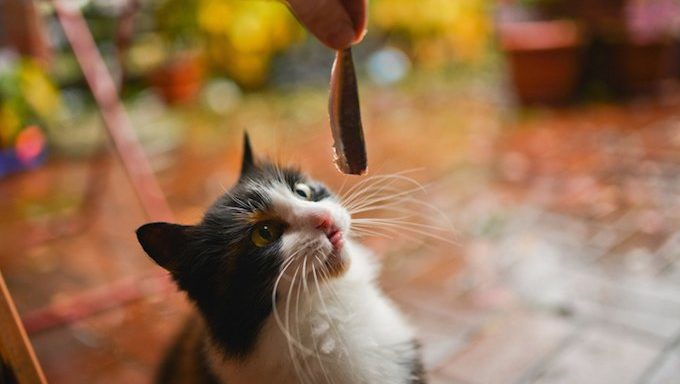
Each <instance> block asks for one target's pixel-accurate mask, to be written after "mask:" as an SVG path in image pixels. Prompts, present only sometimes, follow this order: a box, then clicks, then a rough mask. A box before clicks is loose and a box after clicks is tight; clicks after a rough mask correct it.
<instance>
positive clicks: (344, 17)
mask: <svg viewBox="0 0 680 384" xmlns="http://www.w3.org/2000/svg"><path fill="white" fill-rule="evenodd" d="M288 5H289V6H290V8H291V10H292V11H293V14H294V15H295V16H296V17H297V18H298V20H299V21H300V22H301V23H302V24H304V26H305V27H307V29H308V30H309V31H310V32H311V33H312V34H313V35H314V36H316V37H317V38H318V39H319V40H320V41H321V42H322V43H324V44H325V45H327V46H329V47H330V48H333V49H343V48H346V47H348V46H349V45H350V44H352V42H353V41H354V39H355V38H356V33H355V29H354V24H353V23H352V20H351V19H350V17H349V15H348V14H347V11H346V10H345V8H344V7H343V5H342V3H340V2H339V1H337V0H312V1H310V0H288Z"/></svg>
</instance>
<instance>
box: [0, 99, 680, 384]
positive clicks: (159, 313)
mask: <svg viewBox="0 0 680 384" xmlns="http://www.w3.org/2000/svg"><path fill="white" fill-rule="evenodd" d="M466 92H468V93H466ZM466 92H463V91H453V90H449V89H447V88H446V87H445V86H440V87H438V88H435V89H434V90H433V89H430V88H428V90H427V91H426V92H425V91H423V90H418V89H416V90H408V91H406V90H403V91H387V90H372V91H369V92H368V96H367V97H366V98H365V100H368V104H367V105H366V107H365V115H366V117H365V125H366V126H367V127H368V131H367V140H368V143H369V157H370V163H371V171H372V173H374V174H377V173H390V172H398V171H402V170H408V169H420V170H416V171H413V172H412V173H409V175H411V176H412V177H414V178H415V179H417V180H419V181H420V182H422V183H423V184H425V185H426V190H425V192H421V193H420V195H419V196H420V198H421V199H423V200H426V201H427V202H428V203H430V204H432V205H434V206H436V207H437V208H438V210H439V212H434V211H433V212H432V214H428V215H426V217H425V218H423V220H425V221H426V224H430V225H436V226H442V225H443V224H442V221H441V220H440V214H439V213H442V214H443V216H445V218H446V219H447V220H449V221H450V222H451V223H452V224H453V227H454V228H455V230H456V234H455V236H454V235H451V234H448V233H447V234H445V237H447V238H449V239H452V240H454V241H455V242H456V244H457V245H451V244H450V243H449V242H444V241H432V240H428V241H422V240H423V237H422V236H415V237H416V239H410V238H406V239H401V240H398V241H394V240H387V239H381V238H374V239H368V240H367V242H368V244H369V245H370V246H371V247H372V248H373V249H375V250H376V252H378V253H379V254H380V255H381V257H382V259H383V262H384V270H383V274H382V283H383V285H384V287H385V289H386V291H387V292H388V293H389V294H390V296H392V297H393V298H394V299H395V300H396V301H397V302H398V303H399V304H400V306H401V307H402V308H403V309H404V311H405V312H406V313H408V314H409V316H410V317H411V318H412V320H413V321H414V323H415V324H416V325H417V326H418V328H419V331H420V334H421V337H422V340H423V342H424V354H425V359H426V363H427V367H428V369H429V372H430V374H431V378H432V382H433V383H466V384H493V383H584V384H587V383H598V384H602V383H617V384H624V383H650V384H674V383H678V380H679V379H678V378H679V377H680V261H678V260H679V259H680V113H678V112H677V111H679V110H680V109H679V108H680V102H678V101H677V98H667V99H666V100H664V102H663V103H661V102H654V101H636V102H631V103H629V104H627V105H623V106H592V107H581V108H576V109H573V110H563V111H557V112H556V111H533V113H530V114H527V115H526V116H519V117H517V116H515V117H513V116H509V114H508V112H507V111H505V109H504V108H502V107H501V106H499V105H498V104H497V103H496V102H495V101H494V100H495V99H494V97H493V95H492V94H491V95H490V94H489V93H485V91H484V90H481V91H480V90H476V91H475V90H472V91H466ZM324 97H325V96H324V95H323V94H322V93H319V94H314V95H311V96H309V97H306V96H305V95H292V96H291V99H292V101H291V103H298V102H300V100H304V102H305V103H306V104H305V105H306V107H309V111H306V112H305V113H293V112H290V109H286V108H287V106H289V105H290V104H283V105H280V104H276V103H273V104H272V106H271V107H270V106H269V105H267V102H268V99H267V98H266V97H263V98H262V99H258V97H256V96H252V97H249V98H247V99H246V100H245V101H244V105H243V107H242V108H241V109H240V110H239V112H238V113H237V114H235V115H234V116H230V117H226V118H225V119H224V121H222V122H221V123H217V124H213V123H214V121H212V122H210V124H207V123H206V122H205V121H203V120H200V119H192V118H189V117H187V116H184V117H183V119H184V120H183V122H184V124H185V125H186V126H187V127H188V132H190V133H191V134H190V135H187V138H188V140H187V142H186V144H184V145H183V146H182V147H180V148H178V149H175V150H173V151H170V152H166V153H162V154H157V155H156V156H154V161H155V163H156V164H157V165H158V167H159V171H158V174H159V177H160V180H161V183H162V185H163V188H164V190H165V191H167V195H168V199H169V201H170V204H171V205H172V207H173V209H174V210H175V212H176V214H177V216H178V220H179V221H182V222H192V221H196V220H197V219H198V218H199V217H200V214H201V211H202V209H203V208H204V207H205V206H206V205H207V204H208V203H209V201H210V200H211V199H213V198H214V197H215V196H217V195H218V194H219V193H220V191H221V190H222V187H223V186H228V185H229V184H230V183H231V182H233V180H234V179H235V172H236V171H237V169H238V156H239V152H240V151H239V148H238V145H237V144H238V143H239V142H240V134H241V132H242V130H243V129H244V128H248V129H249V131H250V132H251V135H252V138H253V141H254V144H255V147H256V150H259V151H261V152H265V153H269V154H271V155H273V156H274V157H279V158H283V159H289V160H292V161H295V162H298V163H301V164H302V166H303V168H304V169H307V170H308V171H309V172H310V173H312V174H313V175H315V176H317V177H318V178H320V179H322V180H324V181H326V182H327V183H328V184H329V185H331V186H333V187H335V188H338V187H339V186H340V185H341V184H342V183H343V177H340V176H339V175H338V174H337V173H336V172H335V171H334V170H333V168H332V165H331V164H330V137H329V133H328V132H326V129H325V128H323V129H319V127H325V116H324V112H323V105H324V103H325V101H324ZM263 105H264V106H263ZM504 111H505V112H504ZM211 124H212V125H211ZM204 125H206V126H211V128H205V126H204ZM213 125H214V126H213ZM351 182H353V181H350V183H351ZM88 191H90V193H91V196H93V198H91V199H90V198H87V197H86V196H87V193H88ZM0 196H1V197H2V198H1V199H0V212H2V215H0V225H1V229H2V230H1V231H0V236H2V238H1V239H0V243H2V247H1V249H0V267H1V268H2V271H3V273H4V275H5V277H6V279H7V281H8V284H9V286H10V289H11V291H12V293H13V294H14V296H15V299H16V301H17V304H18V307H19V309H20V312H21V313H22V314H24V315H26V316H28V315H29V314H30V313H32V311H34V310H36V309H38V308H41V307H43V306H45V305H48V304H51V305H55V306H57V307H58V305H59V304H60V303H63V302H68V300H69V298H70V297H71V296H72V295H74V294H77V293H79V292H83V291H85V290H91V289H96V288H101V287H103V286H105V285H106V284H107V283H111V282H116V281H120V280H121V279H128V281H135V280H138V281H139V282H140V285H141V288H140V290H141V292H142V298H141V299H139V300H136V301H133V302H131V303H129V304H127V305H125V306H122V307H118V308H114V309H108V310H105V311H102V312H99V313H97V314H95V315H93V316H91V317H88V318H85V319H81V320H78V321H75V322H72V323H70V324H69V325H67V326H60V327H56V328H50V329H43V330H39V329H36V330H34V332H33V333H32V335H31V339H32V341H33V343H34V345H35V348H36V351H37V354H38V356H39V358H40V360H41V362H42V364H43V367H44V369H45V371H46V373H47V376H48V378H49V379H50V381H51V382H53V383H123V382H124V383H136V382H148V381H149V379H150V377H151V375H152V373H153V370H154V367H155V365H156V362H157V361H158V359H159V357H160V356H161V354H162V353H163V350H164V348H165V346H166V345H167V343H168V341H169V339H170V338H171V335H172V333H173V332H174V330H175V328H176V326H177V325H178V323H179V321H180V320H181V318H182V315H183V314H184V313H185V312H186V311H187V310H188V304H187V303H186V301H185V299H184V297H183V296H182V295H181V294H179V293H176V292H174V290H172V289H170V290H168V289H165V288H164V287H165V286H164V285H163V283H162V281H161V282H160V283H159V281H158V279H153V278H148V277H149V276H150V274H152V275H153V273H154V271H157V268H156V267H155V266H154V265H153V264H152V263H151V262H149V261H148V260H147V258H146V257H145V256H144V255H143V254H142V252H141V250H140V249H139V247H138V246H137V244H136V241H135V239H134V236H133V231H134V229H135V228H136V227H137V226H138V225H140V224H142V223H143V222H144V221H145V218H144V215H143V213H142V211H141V209H140V207H139V205H138V204H137V202H136V200H135V196H134V193H133V191H132V190H131V188H130V186H129V184H128V182H127V180H126V178H125V176H124V173H123V171H122V169H121V168H120V166H119V165H118V164H117V162H116V161H115V160H114V158H113V157H112V156H102V157H101V158H97V159H95V160H90V161H84V160H80V161H74V160H71V161H66V160H54V161H51V162H50V163H48V164H47V165H46V166H45V167H43V168H41V169H39V170H36V171H35V172H32V173H27V174H23V175H18V176H14V177H11V178H9V179H6V180H3V181H2V182H0ZM79 207H80V208H81V209H79ZM46 212H48V213H46ZM74 215H75V216H74ZM55 216H56V217H57V218H59V217H61V218H62V219H60V220H56V221H55ZM59 234H62V235H61V236H57V237H56V238H54V239H51V240H46V239H47V238H49V237H54V236H56V235H59Z"/></svg>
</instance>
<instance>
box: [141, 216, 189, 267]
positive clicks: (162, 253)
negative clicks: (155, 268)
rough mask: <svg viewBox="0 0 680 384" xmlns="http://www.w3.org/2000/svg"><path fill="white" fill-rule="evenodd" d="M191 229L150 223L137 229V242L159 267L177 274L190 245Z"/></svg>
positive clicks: (184, 226) (177, 225)
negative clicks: (181, 260) (181, 259)
mask: <svg viewBox="0 0 680 384" xmlns="http://www.w3.org/2000/svg"><path fill="white" fill-rule="evenodd" d="M190 228H191V227H190V226H186V225H179V224H169V223H148V224H144V225H142V226H141V227H139V228H138V229H137V240H139V243H140V244H141V245H142V248H144V251H145V252H146V253H147V254H148V255H149V256H151V258H152V259H153V260H154V261H155V262H156V263H157V264H158V265H160V266H161V267H163V268H165V269H167V270H168V271H170V272H172V273H175V272H177V271H178V268H179V264H180V258H181V257H182V255H183V254H184V252H185V251H186V249H187V246H188V244H189V229H190Z"/></svg>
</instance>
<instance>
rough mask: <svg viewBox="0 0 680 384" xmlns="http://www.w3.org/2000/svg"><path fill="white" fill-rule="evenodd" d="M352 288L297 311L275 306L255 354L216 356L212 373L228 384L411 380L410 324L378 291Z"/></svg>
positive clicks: (353, 383)
mask: <svg viewBox="0 0 680 384" xmlns="http://www.w3.org/2000/svg"><path fill="white" fill-rule="evenodd" d="M354 288H355V289H354V290H353V291H349V292H342V293H338V292H333V293H332V294H329V295H328V296H327V297H323V296H321V297H322V298H323V300H318V301H317V302H313V303H311V304H312V305H311V307H309V308H307V309H306V310H304V311H301V313H300V315H299V316H295V315H294V314H293V313H292V312H293V311H292V310H291V308H290V306H289V307H288V308H286V307H284V308H279V312H278V314H279V316H278V318H277V317H276V316H274V315H272V316H270V317H269V318H268V319H267V321H266V322H265V325H264V327H263V328H262V330H261V332H260V335H259V337H258V342H257V346H256V348H255V349H254V351H253V353H252V354H251V355H250V356H248V358H247V359H246V360H245V361H243V362H239V363H236V362H226V363H222V362H217V360H214V361H213V364H212V366H213V369H214V371H215V372H214V373H215V374H216V375H217V376H220V377H221V378H222V379H223V381H224V382H228V383H230V384H241V383H244V384H245V383H248V384H258V383H270V382H272V380H275V382H277V383H281V384H300V383H314V384H317V383H336V384H345V383H346V384H350V383H351V384H358V383H374V384H376V383H385V384H387V383H390V384H400V383H403V384H407V383H409V382H410V381H409V377H410V375H411V370H412V366H411V365H410V362H411V361H415V360H417V352H416V351H415V349H414V348H413V333H412V331H411V328H410V327H409V326H408V325H407V324H406V322H405V321H404V320H403V319H402V317H401V315H400V314H399V313H398V312H397V311H396V310H395V309H394V308H393V306H392V305H391V303H390V302H388V301H387V300H386V299H385V298H384V297H383V296H382V295H381V294H380V293H379V292H378V291H377V290H375V289H373V288H372V287H370V286H366V287H354ZM282 328H283V329H282ZM291 356H292V357H291Z"/></svg>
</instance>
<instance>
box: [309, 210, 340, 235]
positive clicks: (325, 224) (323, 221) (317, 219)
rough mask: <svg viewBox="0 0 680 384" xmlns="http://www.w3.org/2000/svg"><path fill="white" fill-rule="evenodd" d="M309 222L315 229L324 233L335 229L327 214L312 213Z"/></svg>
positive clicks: (331, 219)
mask: <svg viewBox="0 0 680 384" xmlns="http://www.w3.org/2000/svg"><path fill="white" fill-rule="evenodd" d="M310 220H311V222H312V225H314V227H315V228H316V229H320V230H322V231H323V232H325V233H329V232H331V231H333V230H334V229H335V223H334V222H333V218H332V217H331V215H330V214H329V213H326V212H324V213H314V214H312V215H311V217H310Z"/></svg>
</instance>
